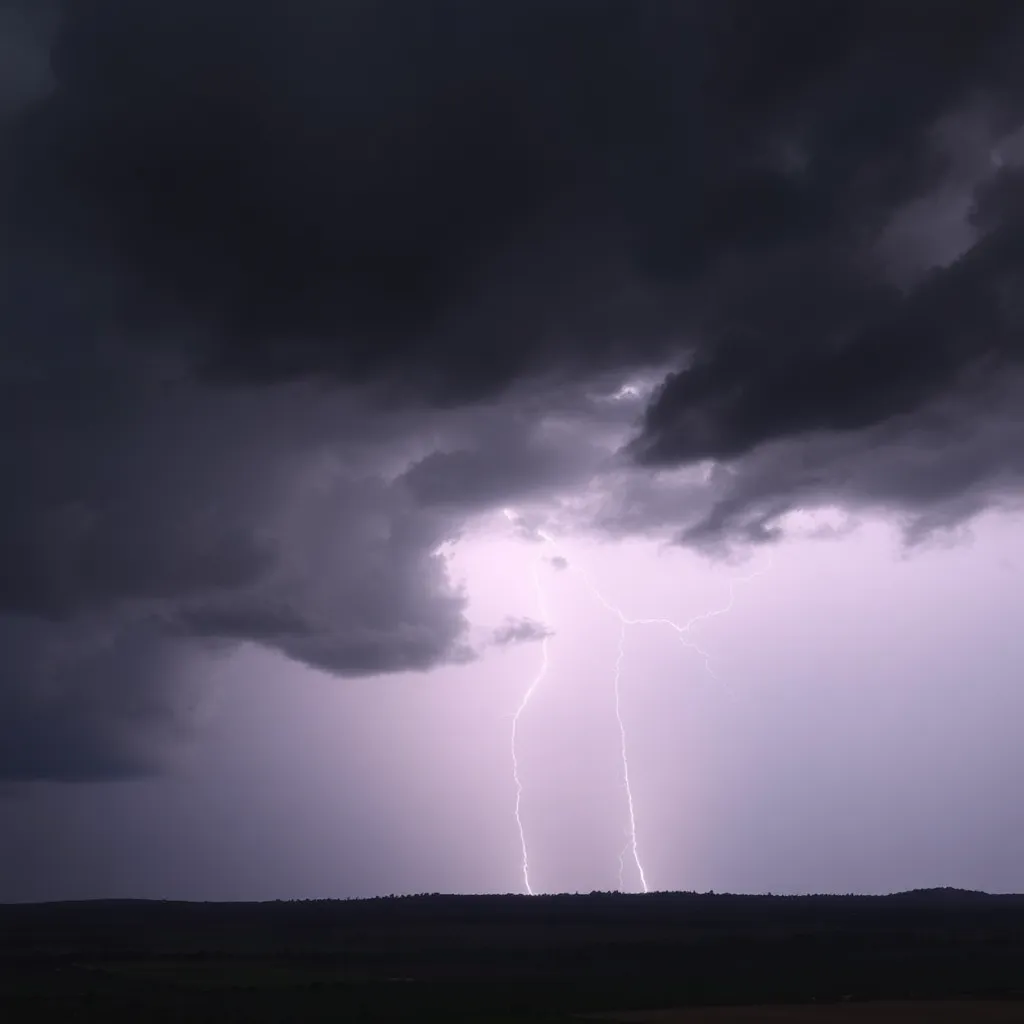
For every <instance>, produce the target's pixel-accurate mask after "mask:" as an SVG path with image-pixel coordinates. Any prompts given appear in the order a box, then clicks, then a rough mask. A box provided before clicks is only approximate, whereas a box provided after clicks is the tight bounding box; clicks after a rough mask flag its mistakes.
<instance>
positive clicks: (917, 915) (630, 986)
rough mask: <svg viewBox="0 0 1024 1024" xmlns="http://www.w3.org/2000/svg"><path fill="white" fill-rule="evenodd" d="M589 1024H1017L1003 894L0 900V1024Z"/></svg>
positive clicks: (1016, 911) (1016, 968) (1011, 912)
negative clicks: (398, 1023) (68, 1023)
mask: <svg viewBox="0 0 1024 1024" xmlns="http://www.w3.org/2000/svg"><path fill="white" fill-rule="evenodd" d="M969 1000H975V1001H979V1000H980V1001H982V1002H980V1003H977V1002H976V1003H975V1004H974V1005H971V1004H970V1003H969V1002H968V1001H969ZM1017 1000H1020V1002H1016V1001H1017ZM910 1001H918V1002H924V1001H931V1002H933V1003H937V1002H941V1003H942V1004H943V1005H941V1006H938V1007H936V1006H924V1005H919V1006H917V1007H916V1008H915V1007H913V1006H911V1005H909V1003H910ZM954 1001H955V1002H954ZM869 1002H873V1004H874V1005H870V1006H869V1005H865V1004H867V1003H869ZM894 1004H895V1005H894ZM754 1007H760V1008H759V1009H757V1010H755V1009H754ZM672 1008H674V1009H672ZM651 1010H660V1011H662V1012H660V1013H648V1012H645V1011H651ZM615 1011H618V1012H615ZM669 1011H671V1012H669ZM589 1014H600V1019H604V1020H616V1019H618V1020H632V1021H638V1022H640V1021H651V1022H654V1021H661V1022H664V1024H669V1022H676V1021H678V1022H680V1024H682V1022H691V1024H697V1022H720V1024H727V1022H731V1021H748V1020H777V1021H794V1022H796V1021H807V1022H810V1021H819V1020H820V1021H832V1020H835V1021H842V1022H849V1024H857V1022H860V1021H864V1020H872V1021H883V1022H884V1021H890V1020H891V1021H906V1022H908V1024H909V1022H910V1021H929V1022H931V1021H934V1022H936V1024H940V1022H946V1021H965V1022H972V1021H976V1022H977V1024H985V1022H987V1021H993V1022H994V1021H1021V1022H1022V1024H1024V897H1020V896H986V895H984V894H977V893H962V892H957V891H950V890H938V891H927V892H919V893H910V894H903V895H898V896H886V897H857V896H842V897H836V896H809V897H772V896H716V895H697V894H690V893H659V894H652V895H649V896H630V895H618V894H601V893H596V894H591V895H589V896H556V897H543V896H542V897H533V898H530V897H521V896H467V897H452V896H416V897H406V898H392V899H379V900H363V901H349V902H337V901H327V900H324V901H313V902H300V903H259V904H237V903H236V904H230V903H228V904H217V903H162V902H134V901H128V902H90V903H61V904H43V905H34V906H0V1021H3V1022H5V1024H6V1022H16V1021H23V1020H25V1021H32V1020H44V1019H46V1020H74V1021H91V1020H96V1021H103V1022H115V1021H129V1020H130V1021H154V1022H156V1021H172V1020H173V1021H178V1020H188V1021H202V1020H209V1021H218V1022H222V1024H229V1022H232V1021H253V1022H260V1021H296V1022H301V1021H319V1020H392V1021H393V1020H404V1021H426V1020H445V1021H456V1020H460V1021H492V1020H493V1021H499V1020H506V1021H510V1020H533V1021H543V1020H552V1021H554V1020H561V1021H567V1020H571V1019H576V1020H580V1019H581V1018H580V1016H577V1015H589Z"/></svg>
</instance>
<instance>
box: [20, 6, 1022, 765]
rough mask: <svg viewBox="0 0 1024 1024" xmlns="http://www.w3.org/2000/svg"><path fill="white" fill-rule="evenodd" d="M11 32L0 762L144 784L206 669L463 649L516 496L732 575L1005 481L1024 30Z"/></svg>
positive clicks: (87, 15) (271, 10) (964, 504)
mask: <svg viewBox="0 0 1024 1024" xmlns="http://www.w3.org/2000/svg"><path fill="white" fill-rule="evenodd" d="M3 19H4V20H3V25H4V26H7V25H8V23H9V26H10V31H9V32H7V31H5V32H4V33H3V36H4V40H5V41H4V47H5V48H6V50H5V56H4V59H3V60H0V64H2V65H3V68H4V70H3V74H2V77H0V92H2V95H0V132H2V134H3V138H2V143H3V145H2V150H0V152H2V155H0V217H2V225H3V226H2V231H3V236H4V246H3V252H2V255H0V337H2V341H0V356H2V360H3V370H2V373H0V418H2V423H3V434H2V440H0V465H2V466H3V469H4V478H5V480H6V482H7V484H6V487H5V498H4V501H3V503H2V505H0V527H2V529H0V557H2V559H3V565H4V571H3V574H2V578H0V637H7V638H8V639H6V640H3V645H4V650H6V651H9V652H10V653H9V655H5V656H4V660H3V663H2V664H3V667H2V669H0V709H6V712H5V719H4V720H5V722H6V723H8V724H7V725H5V726H4V727H3V728H4V729H7V728H10V729H13V730H15V731H14V732H12V733H11V735H12V737H13V736H15V735H17V736H18V737H20V738H19V740H18V742H17V743H14V742H13V741H12V742H11V743H7V742H0V776H7V777H18V778H22V777H34V776H39V777H60V778H73V777H95V776H97V775H100V776H107V775H116V774H118V773H122V774H123V773H131V772H135V771H141V770H144V769H145V770H148V768H147V765H148V764H149V763H150V761H152V760H153V758H151V757H149V756H148V755H147V756H146V757H143V756H142V755H141V754H140V753H139V746H138V742H139V741H138V736H139V735H141V733H140V732H139V729H140V728H141V725H139V723H143V722H145V723H148V724H151V725H152V726H153V728H154V729H157V728H158V726H159V724H160V723H161V722H163V723H165V724H166V723H167V722H171V721H172V720H173V719H174V715H173V714H172V713H171V712H170V711H168V710H167V709H168V708H172V707H174V706H175V701H176V697H175V694H176V693H177V692H178V690H177V689H176V688H177V687H178V686H179V685H181V683H180V680H181V678H182V676H183V675H189V673H190V672H193V671H194V669H193V667H192V666H193V662H194V659H196V658H202V657H204V656H205V654H204V652H206V651H208V650H209V649H210V645H213V646H214V647H216V646H217V645H219V644H227V645H234V644H240V643H257V644H260V645H263V646H267V647H271V648H273V649H275V650H278V651H280V652H282V653H284V654H286V655H287V656H289V657H291V658H293V659H296V660H298V661H301V662H304V663H306V664H309V665H312V666H315V667H318V668H321V669H323V670H325V671H328V672H330V673H333V674H336V675H339V676H342V677H355V676H364V675H377V674H381V673H386V672H397V671H408V670H426V669H429V668H431V667H433V666H436V665H439V664H443V663H445V662H448V661H460V660H465V659H467V658H469V657H471V656H472V655H471V653H470V648H469V647H468V646H467V642H466V636H467V623H466V620H465V597H464V595H463V594H461V592H460V591H459V590H458V588H457V587H456V586H454V585H453V583H452V582H451V580H450V579H449V575H448V573H447V569H446V560H445V555H444V554H443V552H444V546H445V544H446V543H448V542H450V541H452V540H455V539H457V538H458V536H459V535H460V532H461V531H462V530H463V529H464V527H465V524H466V522H467V520H468V519H469V518H470V517H472V516H473V515H476V514H477V513H480V512H484V511H486V510H488V509H493V508H500V507H502V506H505V505H509V504H515V503H517V502H530V501H533V502H540V501H543V500H546V499H550V500H551V501H556V500H560V499H561V498H562V497H564V496H565V495H566V494H569V493H570V492H580V493H583V492H586V493H588V494H590V495H591V497H592V498H593V501H591V502H589V503H584V504H583V505H581V506H580V508H583V509H584V511H582V512H580V511H579V509H577V511H576V513H575V514H576V515H577V518H578V521H579V525H580V528H587V527H589V528H596V529H601V530H606V531H613V532H614V531H617V532H631V531H641V530H649V529H658V530H664V531H667V532H669V533H671V534H673V535H675V536H676V537H677V539H679V540H681V541H683V542H685V543H692V544H697V545H702V546H707V545H714V544H717V543H720V542H726V541H732V540H736V539H739V540H743V541H750V540H764V539H768V538H771V537H774V536H776V535H777V531H778V529H779V527H778V523H779V521H780V520H781V518H782V517H783V516H784V515H785V513H787V512H788V511H790V510H792V509H794V508H799V507H804V506H813V505H817V504H840V505H846V506H849V507H850V508H878V509H882V510H884V511H885V512H886V513H887V514H890V515H894V516H897V517H901V518H903V519H905V520H906V521H907V523H908V530H909V531H910V533H911V534H913V533H914V531H917V532H918V533H920V532H921V531H927V530H929V529H932V528H933V527H936V526H941V525H945V524H949V523H954V522H959V521H963V520H964V519H966V518H969V517H970V516H971V515H973V514H975V513H976V512H978V511H980V510H982V509H985V508H988V507H991V506H993V505H997V504H1001V503H1005V502H1008V501H1012V500H1014V495H1016V494H1018V493H1019V489H1020V483H1021V479H1022V476H1024V458H1022V456H1021V454H1020V453H1021V452H1024V424H1022V418H1024V412H1022V410H1024V383H1022V381H1024V378H1022V366H1021V361H1022V359H1021V357H1022V355H1024V344H1022V340H1021V332H1022V327H1024V322H1022V305H1021V299H1020V295H1021V294H1022V289H1021V284H1022V273H1021V272H1022V259H1024V229H1022V224H1024V221H1022V210H1024V202H1022V195H1024V189H1022V176H1021V169H1020V163H1021V160H1020V156H1021V145H1020V135H1019V130H1020V128H1021V124H1022V117H1024V70H1022V68H1021V64H1020V61H1019V53H1020V47H1021V45H1022V44H1024V14H1022V11H1021V8H1020V5H1019V4H1016V3H1013V2H1001V0H989V2H984V3H979V4H974V5H970V6H968V5H965V4H962V3H954V2H936V3H931V4H923V3H918V2H910V0H900V2H885V3H882V2H863V0H862V2H836V3H830V4H828V5H817V4H807V3H800V2H796V0H784V2H778V3H773V4H763V3H757V2H754V0H732V2H707V3H662V2H658V0H651V2H648V3H637V2H634V0H514V2H512V0H509V2H506V0H492V2H490V3H478V2H476V0H389V2H382V3H369V2H361V0H351V2H344V3H326V2H321V0H293V2H292V3H288V4H285V3H272V2H270V0H251V2H248V3H245V4H243V3H241V2H238V0H203V2H199V0H181V2H178V3H167V2H156V0H82V2H80V3H74V4H71V3H67V4H64V5H61V4H53V5H29V4H8V5H6V6H5V7H4V8H3ZM7 50H9V51H10V54H9V55H8V54H7V53H6V51H7ZM8 56H9V57H10V59H7V57H8ZM1015 133H1018V134H1015ZM922 204H932V205H933V206H935V205H936V204H937V205H938V206H939V207H941V208H942V209H943V210H945V211H947V213H946V214H945V215H944V216H945V217H946V219H945V220H943V221H942V223H943V224H946V225H947V228H944V229H943V231H944V232H945V233H943V232H940V233H939V237H929V238H928V239H926V241H925V242H922V241H921V238H922V237H923V236H922V235H921V234H920V233H919V232H918V233H915V231H914V230H912V228H913V225H914V224H915V223H916V220H915V218H917V219H918V220H919V219H920V216H921V214H920V210H921V209H922ZM908 225H909V226H908ZM665 367H671V370H670V372H668V373H667V375H666V373H665V370H664V368H665ZM638 375H639V376H640V377H644V376H646V377H647V378H650V377H652V375H653V376H656V377H657V378H658V384H657V386H656V387H654V388H653V391H652V393H651V394H650V396H649V397H646V394H645V396H643V397H639V396H638V393H636V392H635V391H634V392H632V393H630V395H628V396H624V395H618V397H617V398H616V397H613V396H616V395H617V394H618V389H619V388H620V387H621V386H622V384H623V382H625V381H628V380H631V379H633V378H636V377H637V376H638ZM630 432H632V433H630ZM699 466H704V467H708V466H710V467H711V468H710V469H709V470H708V471H707V472H706V473H705V474H704V475H703V476H701V477H699V478H698V482H697V483H694V482H693V481H691V480H689V479H687V481H685V482H683V483H679V482H678V481H676V480H674V479H673V478H672V477H671V474H672V473H673V472H675V471H677V470H685V469H687V468H689V467H699ZM68 638H73V639H74V642H70V640H69V639H68ZM101 638H102V642H101ZM97 645H100V649H101V650H102V651H103V659H105V660H104V661H103V668H102V670H99V669H97V668H96V664H97V661H96V658H97V657H98V655H95V656H94V654H92V653H89V652H93V651H94V650H95V649H97ZM58 647H60V648H61V649H62V650H65V651H66V654H65V655H63V656H62V658H63V660H62V661H61V663H60V669H59V671H58V670H57V669H55V668H53V665H52V659H51V658H50V655H51V653H52V651H53V650H55V649H56V648H58ZM183 665H187V666H189V667H188V668H182V666H183ZM97 679H102V682H97V681H96V680H97ZM129 691H130V692H131V693H132V694H133V695H134V696H133V698H132V701H133V702H134V703H132V702H129V703H127V704H126V703H125V700H124V694H125V693H126V692H129ZM62 695H63V696H62ZM86 695H87V696H86ZM129 708H132V709H133V710H129ZM12 723H13V724H12ZM147 727H148V726H147ZM172 731H173V730H172ZM4 735H6V733H5V734H4ZM69 736H73V737H74V740H73V742H72V741H69V740H68V737H69ZM157 747H159V744H156V745H155V746H153V747H152V748H149V747H147V749H156V748H157Z"/></svg>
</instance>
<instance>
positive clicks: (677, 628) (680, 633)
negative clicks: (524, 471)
mask: <svg viewBox="0 0 1024 1024" xmlns="http://www.w3.org/2000/svg"><path fill="white" fill-rule="evenodd" d="M505 516H506V518H507V519H508V520H509V522H511V523H518V522H519V516H518V515H517V514H516V513H515V512H513V511H512V510H511V509H505ZM535 533H536V536H538V537H539V538H540V539H541V540H543V541H544V542H545V543H546V544H547V545H549V546H550V547H551V548H553V549H554V550H555V551H556V552H557V553H558V554H559V555H560V556H561V557H563V558H564V557H565V556H564V555H563V554H562V550H561V545H560V544H559V543H558V541H556V540H555V539H554V537H552V536H551V535H550V534H549V533H547V532H546V531H544V530H541V529H537V530H536V531H535ZM566 563H567V564H568V565H570V566H571V567H572V568H573V570H574V571H575V572H577V573H578V574H579V575H580V577H581V578H582V579H583V581H584V582H585V583H586V585H587V589H588V590H589V591H590V592H591V594H592V595H593V596H594V598H595V599H596V600H597V601H598V602H599V603H600V604H601V605H602V606H603V607H604V608H605V609H606V610H607V611H609V612H610V613H611V614H612V615H614V616H615V617H616V618H617V619H618V621H619V643H618V650H617V652H616V657H615V670H614V678H613V687H614V696H615V719H616V722H617V723H618V727H619V755H620V759H621V763H622V781H623V787H624V789H625V791H626V806H627V810H628V828H627V832H626V835H627V841H626V845H625V847H624V848H623V850H622V852H621V853H620V854H619V885H620V887H622V886H623V885H624V882H623V875H624V873H625V858H626V853H627V852H628V853H630V854H631V856H632V859H633V863H634V864H635V865H636V870H637V874H638V875H639V879H640V887H641V889H642V891H643V892H645V893H646V892H649V891H650V890H649V888H648V885H647V875H646V873H645V871H644V867H643V863H642V861H641V860H640V850H639V841H638V838H637V827H636V808H635V805H634V802H633V788H632V783H631V782H630V777H629V752H628V746H629V745H628V742H627V737H626V725H625V720H624V718H623V715H622V662H623V659H624V658H625V653H626V627H627V626H668V627H669V628H670V629H672V630H673V631H674V632H675V634H676V636H677V637H678V638H679V640H680V642H681V643H682V644H683V646H685V647H687V648H689V649H690V650H692V651H694V652H695V653H697V654H698V655H700V657H701V658H702V659H703V660H704V667H705V669H706V670H707V672H708V673H709V674H710V675H711V676H712V678H714V679H717V678H718V677H717V676H716V675H715V673H714V671H713V670H712V668H711V657H710V655H709V654H708V653H707V652H706V651H704V650H703V649H702V648H701V647H700V646H698V645H697V644H696V643H695V642H694V641H693V640H692V639H691V638H690V636H689V633H690V630H691V629H693V627H694V626H696V625H697V624H698V623H700V622H706V621H708V620H709V619H713V618H717V617H718V616H720V615H724V614H725V613H726V612H728V611H731V609H732V607H733V605H734V604H735V602H736V584H737V583H746V582H749V581H750V580H753V579H756V578H757V577H758V576H762V575H764V574H765V573H766V572H768V571H769V570H770V569H771V568H772V564H773V559H772V557H771V553H770V552H769V562H768V565H767V566H765V568H763V569H759V570H758V571H757V572H754V573H751V574H750V575H749V576H741V577H737V578H734V579H731V580H730V581H729V599H728V601H727V602H726V603H725V604H724V605H723V606H722V607H721V608H716V609H713V610H712V611H708V612H702V613H701V614H700V615H695V616H693V618H691V619H689V620H687V621H686V622H685V623H682V624H680V623H678V622H675V621H673V620H672V619H665V618H644V619H633V618H629V617H628V616H626V615H624V614H623V612H622V610H621V609H620V608H618V607H617V606H616V605H614V604H612V603H611V602H610V601H609V600H608V599H607V598H606V597H605V596H604V594H602V593H601V591H600V590H599V589H598V588H597V586H596V584H595V583H594V581H593V580H592V579H591V577H590V575H589V574H588V573H587V572H586V570H583V569H579V568H577V567H576V566H575V564H574V563H573V562H571V561H569V560H568V559H566ZM533 578H534V584H535V586H536V588H537V595H538V603H539V604H540V606H541V609H542V612H544V613H546V607H545V600H544V590H543V587H542V586H541V583H540V577H539V576H538V574H537V564H536V562H534V565H533ZM547 642H548V641H547V638H546V637H545V639H544V641H543V643H542V660H541V667H540V671H539V672H538V674H537V676H536V678H535V679H534V681H533V683H532V684H531V685H530V687H529V689H528V690H527V691H526V694H525V695H524V697H523V700H522V703H521V704H520V706H519V710H518V711H517V712H516V714H515V716H514V718H513V722H512V770H513V777H514V779H515V783H516V822H517V824H518V825H519V837H520V842H521V845H522V850H523V881H524V883H525V885H526V890H527V892H529V893H530V894H531V895H532V894H533V890H532V889H531V888H530V880H529V863H528V858H527V847H526V838H525V832H524V830H523V824H522V820H521V818H520V813H519V808H520V798H521V795H522V785H521V784H520V781H519V766H518V763H517V761H516V728H517V725H518V722H519V717H520V715H521V714H522V711H523V709H524V708H525V707H526V705H527V703H528V702H529V699H530V697H531V696H532V695H533V692H534V691H535V690H536V688H537V686H538V685H539V684H540V683H541V682H542V681H543V679H544V676H545V675H546V674H547V669H548V649H547Z"/></svg>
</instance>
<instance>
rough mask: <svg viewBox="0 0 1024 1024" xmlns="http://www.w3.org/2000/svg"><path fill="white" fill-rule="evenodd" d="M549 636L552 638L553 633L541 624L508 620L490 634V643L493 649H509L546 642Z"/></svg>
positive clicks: (529, 620)
mask: <svg viewBox="0 0 1024 1024" xmlns="http://www.w3.org/2000/svg"><path fill="white" fill-rule="evenodd" d="M549 636H554V633H553V632H552V631H551V630H550V629H549V628H548V627H547V626H545V625H544V623H543V622H537V621H535V620H534V619H526V618H521V619H514V618H509V619H506V620H505V622H504V623H502V624H501V625H500V626H499V627H498V628H497V629H496V630H494V632H493V633H492V634H491V643H492V644H493V645H494V646H495V647H511V646H513V645H514V644H527V643H533V642H535V641H537V640H546V639H547V638H548V637H549Z"/></svg>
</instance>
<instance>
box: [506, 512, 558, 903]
mask: <svg viewBox="0 0 1024 1024" xmlns="http://www.w3.org/2000/svg"><path fill="white" fill-rule="evenodd" d="M505 515H506V516H507V517H508V519H509V521H510V522H515V514H514V513H513V512H511V511H510V510H508V509H506V510H505ZM532 574H533V586H534V590H535V591H536V594H537V607H538V610H539V611H540V615H541V622H544V621H545V619H546V618H547V601H546V600H545V598H544V588H543V586H541V582H540V574H539V573H538V571H537V562H536V561H534V563H533V566H532ZM548 639H549V637H548V635H547V634H546V633H545V635H544V637H543V638H542V639H541V645H540V649H541V662H540V668H538V670H537V674H536V675H535V676H534V677H533V681H532V682H531V683H530V685H529V686H528V687H527V689H526V692H525V693H524V694H523V698H522V700H521V701H520V702H519V707H518V708H516V712H515V714H514V715H513V716H512V739H511V747H512V779H513V781H514V782H515V787H516V805H515V815H516V827H517V828H518V829H519V847H520V850H521V851H522V858H523V860H522V870H523V886H524V887H525V889H526V892H527V893H528V894H529V895H530V896H533V895H534V891H533V887H532V886H531V885H530V854H529V850H528V848H527V845H526V830H525V829H524V828H523V817H522V803H523V782H522V779H520V777H519V756H518V751H517V740H518V738H519V720H520V718H522V715H523V712H524V711H525V710H526V706H527V704H529V703H530V698H531V697H532V696H533V695H534V693H535V692H536V690H537V687H538V686H540V684H541V683H542V682H544V677H545V676H546V675H547V674H548Z"/></svg>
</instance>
